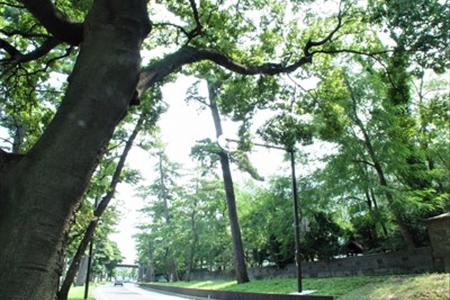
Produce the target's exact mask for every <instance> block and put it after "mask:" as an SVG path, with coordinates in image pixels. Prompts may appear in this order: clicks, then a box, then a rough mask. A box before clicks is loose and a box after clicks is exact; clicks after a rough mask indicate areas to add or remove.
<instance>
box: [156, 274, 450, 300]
mask: <svg viewBox="0 0 450 300" xmlns="http://www.w3.org/2000/svg"><path fill="white" fill-rule="evenodd" d="M164 285H173V286H180V287H190V288H202V289H213V290H225V291H239V292H259V293H280V294H287V293H291V292H295V291H296V289H297V281H296V279H288V278H281V279H265V280H253V281H251V282H249V283H245V284H239V285H238V284H237V283H236V282H235V281H201V282H200V281H196V282H176V283H164ZM302 285H303V290H316V292H315V293H314V294H315V295H331V296H334V297H335V299H336V300H361V299H364V300H385V299H386V300H410V299H414V300H450V274H448V273H447V274H421V275H389V276H355V277H336V278H305V279H303V280H302Z"/></svg>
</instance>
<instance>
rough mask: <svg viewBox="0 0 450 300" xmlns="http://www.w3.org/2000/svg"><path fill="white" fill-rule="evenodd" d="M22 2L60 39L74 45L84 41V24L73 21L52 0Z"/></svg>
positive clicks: (25, 0)
mask: <svg viewBox="0 0 450 300" xmlns="http://www.w3.org/2000/svg"><path fill="white" fill-rule="evenodd" d="M20 2H21V3H22V4H23V5H25V7H26V9H27V10H28V11H30V13H32V14H33V16H34V17H35V18H36V19H37V20H38V21H39V22H40V23H41V25H42V26H44V27H45V28H46V29H47V30H48V31H49V32H50V33H51V34H53V35H54V36H55V37H56V38H58V39H59V40H61V41H63V42H66V43H69V44H71V45H74V46H76V45H79V44H80V43H81V42H82V41H83V24H82V23H74V22H72V21H71V20H70V18H69V17H67V16H66V15H65V14H64V13H63V12H62V11H60V10H59V9H58V8H56V7H55V6H54V5H53V3H52V2H51V1H50V0H20Z"/></svg>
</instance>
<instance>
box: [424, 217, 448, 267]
mask: <svg viewBox="0 0 450 300" xmlns="http://www.w3.org/2000/svg"><path fill="white" fill-rule="evenodd" d="M426 221H427V227H428V235H429V236H430V241H431V247H432V249H433V251H432V257H433V267H434V270H435V271H438V272H450V213H446V214H442V215H439V216H436V217H433V218H430V219H428V220H426Z"/></svg>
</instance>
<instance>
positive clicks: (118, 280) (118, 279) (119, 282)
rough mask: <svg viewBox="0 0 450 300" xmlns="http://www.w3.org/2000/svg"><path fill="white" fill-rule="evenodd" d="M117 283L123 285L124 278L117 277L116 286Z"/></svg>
mask: <svg viewBox="0 0 450 300" xmlns="http://www.w3.org/2000/svg"><path fill="white" fill-rule="evenodd" d="M116 285H121V286H123V280H122V279H120V278H115V279H114V286H116Z"/></svg>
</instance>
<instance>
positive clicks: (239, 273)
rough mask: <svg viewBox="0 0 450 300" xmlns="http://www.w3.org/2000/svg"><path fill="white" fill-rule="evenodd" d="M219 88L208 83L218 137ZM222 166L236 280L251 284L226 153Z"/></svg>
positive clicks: (221, 153) (219, 131)
mask: <svg viewBox="0 0 450 300" xmlns="http://www.w3.org/2000/svg"><path fill="white" fill-rule="evenodd" d="M216 89H217V87H215V86H214V84H212V83H211V82H208V91H209V101H210V109H211V113H212V116H213V119H214V125H215V128H216V135H217V137H219V136H221V135H222V134H223V130H222V123H221V120H220V115H219V109H218V107H217V103H216V97H217V91H216ZM219 156H220V165H221V167H222V174H223V184H224V186H225V194H226V198H227V207H228V217H229V219H230V227H231V240H232V245H233V256H234V268H235V271H236V280H237V282H238V283H246V282H249V281H250V279H249V277H248V274H247V268H246V266H245V256H244V246H243V244H242V237H241V229H240V227H239V218H238V214H237V208H236V196H235V194H234V186H233V178H232V176H231V169H230V162H229V159H228V154H226V153H225V152H224V151H221V152H220V153H219Z"/></svg>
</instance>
